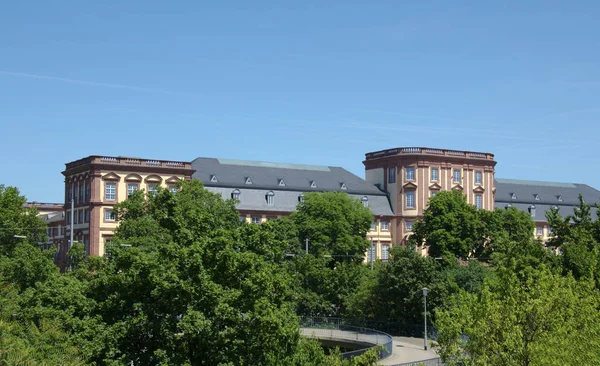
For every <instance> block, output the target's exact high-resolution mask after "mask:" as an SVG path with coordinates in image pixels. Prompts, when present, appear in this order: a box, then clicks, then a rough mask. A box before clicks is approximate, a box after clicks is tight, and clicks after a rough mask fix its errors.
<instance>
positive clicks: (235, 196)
mask: <svg viewBox="0 0 600 366" xmlns="http://www.w3.org/2000/svg"><path fill="white" fill-rule="evenodd" d="M231 198H233V199H234V200H239V199H240V190H239V189H234V190H233V192H231Z"/></svg>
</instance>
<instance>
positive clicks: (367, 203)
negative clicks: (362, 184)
mask: <svg viewBox="0 0 600 366" xmlns="http://www.w3.org/2000/svg"><path fill="white" fill-rule="evenodd" d="M361 201H362V204H363V206H365V207H369V197H367V196H363V198H361Z"/></svg>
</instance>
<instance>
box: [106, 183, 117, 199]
mask: <svg viewBox="0 0 600 366" xmlns="http://www.w3.org/2000/svg"><path fill="white" fill-rule="evenodd" d="M104 199H105V200H107V201H114V200H116V199H117V185H116V184H115V183H106V185H105V186H104Z"/></svg>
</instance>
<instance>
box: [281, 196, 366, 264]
mask: <svg viewBox="0 0 600 366" xmlns="http://www.w3.org/2000/svg"><path fill="white" fill-rule="evenodd" d="M292 219H293V220H294V223H295V224H296V227H297V230H298V234H299V238H300V241H301V242H302V244H304V240H305V239H309V240H310V244H309V253H311V254H314V255H331V256H333V258H334V259H335V261H337V262H340V261H354V262H362V261H363V259H364V256H365V253H366V251H367V248H368V247H369V242H368V241H367V239H366V235H367V232H368V231H369V228H370V227H371V222H372V221H373V214H372V213H371V211H370V210H369V209H368V208H366V207H364V206H363V204H362V203H361V202H360V201H359V200H358V199H354V198H351V197H349V196H348V195H347V194H345V193H341V192H325V193H307V194H306V195H305V198H304V201H303V202H300V203H299V204H298V207H297V211H296V212H294V213H293V214H292Z"/></svg>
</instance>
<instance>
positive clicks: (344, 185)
mask: <svg viewBox="0 0 600 366" xmlns="http://www.w3.org/2000/svg"><path fill="white" fill-rule="evenodd" d="M340 188H341V189H348V187H346V183H344V182H342V183H341V184H340Z"/></svg>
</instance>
